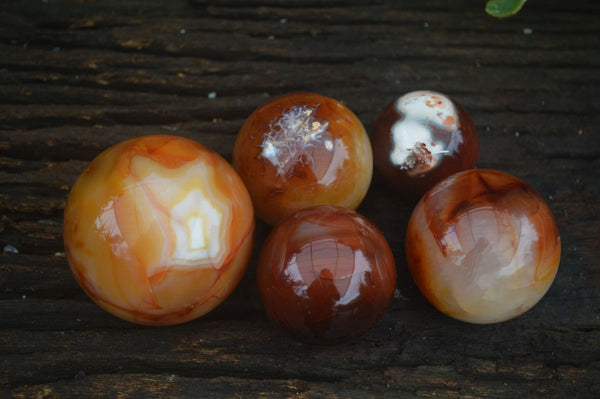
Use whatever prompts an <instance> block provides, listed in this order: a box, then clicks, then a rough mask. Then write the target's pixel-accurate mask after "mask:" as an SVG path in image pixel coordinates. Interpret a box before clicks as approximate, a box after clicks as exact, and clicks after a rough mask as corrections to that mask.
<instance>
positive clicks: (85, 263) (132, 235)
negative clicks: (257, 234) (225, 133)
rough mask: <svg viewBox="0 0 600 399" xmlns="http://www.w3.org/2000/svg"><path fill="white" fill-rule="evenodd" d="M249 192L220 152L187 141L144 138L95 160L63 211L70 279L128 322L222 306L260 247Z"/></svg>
mask: <svg viewBox="0 0 600 399" xmlns="http://www.w3.org/2000/svg"><path fill="white" fill-rule="evenodd" d="M253 231H254V214H253V209H252V203H251V200H250V196H249V194H248V192H247V190H246V188H245V187H244V184H243V182H242V180H241V179H240V178H239V176H238V175H237V174H236V172H235V170H234V169H233V168H232V167H231V166H230V165H229V164H228V163H227V162H226V161H225V160H224V159H223V158H221V157H220V156H219V155H218V154H216V153H215V152H213V151H211V150H209V149H208V148H206V147H204V146H202V145H201V144H199V143H196V142H194V141H192V140H188V139H185V138H182V137H175V136H143V137H138V138H134V139H131V140H127V141H124V142H121V143H119V144H116V145H114V146H113V147H111V148H109V149H107V150H106V151H104V152H103V153H101V154H100V155H99V156H98V157H96V158H95V159H94V160H93V161H92V162H91V163H90V164H89V166H88V167H87V168H86V169H85V170H84V171H83V173H82V174H81V176H80V177H79V178H78V179H77V181H76V182H75V184H74V185H73V187H72V189H71V192H70V194H69V198H68V201H67V205H66V208H65V214H64V225H63V236H64V245H65V253H66V256H67V258H68V261H69V264H70V266H71V270H72V272H73V275H74V276H75V278H76V279H77V281H78V282H79V284H80V285H81V287H82V288H83V290H84V291H85V292H86V293H87V294H88V295H89V296H90V298H92V299H93V300H94V301H95V302H96V303H97V304H98V305H100V306H101V307H102V308H104V309H105V310H107V311H108V312H110V313H112V314H113V315H115V316H118V317H120V318H122V319H125V320H128V321H131V322H135V323H139V324H147V325H170V324H177V323H183V322H186V321H189V320H192V319H194V318H197V317H200V316H202V315H203V314H205V313H207V312H209V311H210V310H212V309H213V308H215V307H216V306H217V305H218V304H219V303H221V302H222V301H223V300H224V299H225V298H226V297H227V296H228V295H229V294H230V293H231V292H232V291H233V289H234V288H235V287H236V285H237V283H238V282H239V280H240V279H241V277H242V275H243V273H244V272H245V270H246V267H247V264H248V261H249V258H250V255H251V252H252V246H253Z"/></svg>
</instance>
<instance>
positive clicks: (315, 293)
mask: <svg viewBox="0 0 600 399" xmlns="http://www.w3.org/2000/svg"><path fill="white" fill-rule="evenodd" d="M257 281H258V288H259V292H260V295H261V298H262V301H263V304H264V308H265V310H266V312H267V314H268V315H269V318H270V319H271V320H272V321H273V322H274V323H275V324H276V325H278V326H279V327H281V328H282V329H284V330H285V331H287V332H288V333H289V334H290V335H292V336H293V337H295V338H297V339H299V340H301V341H305V342H308V343H315V344H336V343H341V342H345V341H348V340H351V339H354V338H357V337H359V336H361V335H362V334H364V333H365V332H367V331H368V330H369V329H370V328H371V327H372V326H373V325H374V324H375V323H376V322H377V321H378V320H379V319H380V318H381V317H382V315H383V314H384V313H385V311H386V309H387V308H388V306H389V305H390V303H391V301H392V297H393V294H394V289H395V286H396V267H395V263H394V258H393V255H392V252H391V250H390V247H389V246H388V244H387V241H386V239H385V237H384V236H383V235H382V234H381V232H380V231H379V230H378V229H377V228H376V227H375V226H374V225H373V224H372V223H371V222H369V221H368V220H367V219H365V218H364V217H363V216H360V215H359V214H357V213H356V212H354V211H351V210H349V209H346V208H342V207H338V206H328V205H322V206H316V207H312V208H308V209H304V210H301V211H299V212H297V213H295V214H293V215H292V216H290V217H288V218H287V219H285V220H284V221H283V222H281V223H280V224H279V225H278V226H277V227H276V228H275V229H274V230H273V232H272V233H271V235H270V236H269V237H268V238H267V241H266V242H265V245H264V247H263V249H262V251H261V253H260V258H259V261H258V269H257Z"/></svg>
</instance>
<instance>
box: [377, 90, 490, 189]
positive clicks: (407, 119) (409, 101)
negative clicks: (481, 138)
mask: <svg viewBox="0 0 600 399" xmlns="http://www.w3.org/2000/svg"><path fill="white" fill-rule="evenodd" d="M372 141H373V153H374V162H375V167H376V168H377V170H378V171H379V173H381V174H382V175H383V176H384V177H385V178H386V179H387V180H388V181H389V182H390V183H391V184H392V185H393V186H394V187H395V188H396V189H398V190H400V191H401V192H402V193H403V194H404V195H406V196H408V197H409V198H413V199H418V198H420V197H421V196H422V195H423V194H424V193H425V192H426V191H427V190H428V189H429V188H431V187H432V186H433V185H434V184H435V183H437V182H438V181H440V180H442V179H443V178H445V177H447V176H450V175H451V174H454V173H456V172H460V171H462V170H465V169H471V168H474V167H475V165H476V163H477V156H478V153H479V144H478V140H477V134H476V132H475V126H474V125H473V122H472V121H471V118H470V117H469V115H468V114H467V113H466V112H465V111H464V110H463V109H462V108H461V107H460V105H459V104H457V103H456V102H455V101H453V100H452V99H450V98H449V97H447V96H445V95H444V94H441V93H437V92H433V91H414V92H410V93H407V94H405V95H403V96H401V97H400V98H398V99H397V100H395V101H393V102H392V103H390V104H389V105H388V106H387V107H386V108H384V110H383V111H381V113H380V114H379V116H378V117H377V119H376V121H375V124H374V126H373V135H372Z"/></svg>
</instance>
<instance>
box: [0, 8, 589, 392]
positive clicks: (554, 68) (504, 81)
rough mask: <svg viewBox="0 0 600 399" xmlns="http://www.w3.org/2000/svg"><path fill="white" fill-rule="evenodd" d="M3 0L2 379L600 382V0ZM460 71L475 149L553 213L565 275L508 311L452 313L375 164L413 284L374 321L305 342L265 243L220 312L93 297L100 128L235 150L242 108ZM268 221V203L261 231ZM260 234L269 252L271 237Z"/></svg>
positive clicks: (360, 102)
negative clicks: (426, 272) (75, 250)
mask: <svg viewBox="0 0 600 399" xmlns="http://www.w3.org/2000/svg"><path fill="white" fill-rule="evenodd" d="M483 8H484V1H480V0H462V1H453V2H446V1H442V0H431V1H427V2H423V1H417V0H408V1H401V2H400V1H398V2H393V1H387V0H378V1H366V0H351V1H341V0H334V1H323V0H195V1H185V0H171V1H168V2H166V1H162V0H125V1H117V0H104V1H81V0H72V1H69V0H42V1H40V0H5V1H3V2H2V4H1V5H0V249H2V250H3V252H2V253H0V315H1V316H0V397H14V398H29V397H39V398H65V397H90V398H91V397H129V398H148V397H223V398H235V397H264V398H279V397H299V398H313V397H326V398H349V397H373V398H380V397H390V398H395V397H433V396H436V397H456V398H458V397H462V398H468V397H486V398H507V397H544V398H567V397H573V398H596V397H598V396H600V288H599V286H600V263H599V261H598V259H599V258H600V251H599V247H600V239H599V238H598V237H599V235H600V201H598V197H599V196H600V188H599V187H600V177H599V176H600V175H599V173H598V170H599V169H600V161H599V159H600V145H598V139H599V136H598V129H599V127H600V117H599V115H600V109H599V108H600V107H599V105H598V104H600V89H599V87H600V85H599V83H600V53H599V51H598V44H597V38H598V37H599V34H600V24H598V21H599V16H600V3H597V2H594V1H583V0H577V1H571V2H564V1H557V0H548V1H544V2H534V1H531V2H528V3H527V4H526V5H525V7H524V8H523V9H522V10H521V12H520V13H519V14H518V15H516V16H515V17H512V18H510V19H505V20H496V19H493V18H491V17H489V16H487V15H486V14H485V12H484V10H483ZM417 89H432V90H437V91H441V92H444V93H447V94H449V95H451V96H452V97H454V98H455V99H456V100H458V101H459V102H460V103H461V104H462V105H463V107H464V108H465V109H466V110H467V111H468V112H469V113H470V115H471V117H472V119H473V121H474V122H475V124H476V127H477V130H478V133H479V139H480V146H481V153H480V160H479V167H483V168H492V169H499V170H502V171H505V172H508V173H511V174H514V175H515V176H517V177H519V178H521V179H523V180H525V181H526V182H528V183H529V184H530V185H531V186H532V187H533V188H534V189H535V190H537V191H538V192H539V193H540V194H541V195H542V196H543V197H544V198H545V199H547V201H548V204H549V205H550V208H551V209H552V211H553V213H554V214H555V216H556V219H557V223H558V226H559V229H560V232H561V237H562V243H563V255H562V261H561V265H560V269H559V272H558V275H557V278H556V280H555V282H554V284H553V286H552V287H551V289H550V291H549V292H548V294H547V295H546V296H545V297H544V298H543V299H542V301H541V302H540V303H539V304H538V305H537V306H536V307H535V308H533V309H532V310H531V311H529V312H528V313H526V314H525V315H523V316H521V317H519V318H517V319H515V320H512V321H509V322H506V323H501V324H498V325H491V326H475V325H469V324H464V323H460V322H457V321H454V320H452V319H449V318H447V317H445V316H443V315H441V314H440V313H438V312H436V311H435V309H434V308H433V307H431V306H430V305H428V304H427V303H426V301H425V300H424V299H423V297H422V296H421V294H420V293H419V291H418V290H417V288H416V287H415V285H414V283H413V281H412V279H411V277H410V274H409V272H408V270H407V267H406V263H405V260H404V249H403V246H404V230H405V228H406V224H407V221H408V218H409V216H410V211H411V208H412V207H411V204H407V203H405V202H403V201H402V200H401V199H400V198H398V197H399V196H398V194H397V193H395V192H393V191H392V190H391V189H389V188H388V187H387V186H386V183H385V182H384V181H383V180H382V179H381V178H380V177H379V176H378V175H376V176H375V179H374V181H373V184H372V187H371V190H370V191H369V193H368V195H367V197H366V199H365V201H364V203H363V204H362V205H361V207H360V208H359V211H360V212H361V213H362V214H363V215H365V216H366V217H368V218H369V219H370V220H371V221H372V222H373V223H374V224H375V225H377V226H378V227H379V228H380V229H381V230H382V232H383V233H384V235H385V236H386V237H387V238H388V240H389V243H390V246H391V247H392V250H393V252H394V255H395V257H396V261H397V268H398V286H397V291H396V295H395V299H394V302H393V304H392V307H391V309H390V310H389V311H388V313H387V314H386V316H385V317H384V319H383V321H382V322H381V323H380V324H378V325H377V326H376V327H375V328H374V329H373V330H372V331H371V332H369V333H368V334H367V335H366V336H364V337H363V338H362V339H360V340H358V341H356V342H353V343H350V344H346V345H342V346H335V347H313V346H308V345H303V344H299V343H297V342H295V341H292V340H291V339H289V338H288V337H287V336H285V335H284V334H283V333H281V332H279V331H278V330H276V329H274V328H273V327H272V326H271V325H270V324H269V322H268V320H267V318H266V316H265V315H264V313H263V311H262V308H261V304H260V301H259V299H258V292H257V289H256V280H255V276H254V273H255V269H256V257H257V254H255V255H254V258H253V261H252V263H251V265H250V270H249V271H248V273H247V274H246V276H245V278H244V280H243V281H242V282H241V284H240V286H239V287H238V289H237V290H236V291H235V292H234V293H233V295H232V296H231V297H230V298H228V299H227V300H226V301H225V302H224V303H223V304H222V305H221V306H220V307H218V308H217V309H216V310H214V311H213V312H212V313H210V314H209V315H207V316H206V317H204V318H202V319H200V320H197V321H194V322H191V323H188V324H185V325H181V326H176V327H168V328H148V327H141V326H136V325H132V324H128V323H126V322H123V321H121V320H119V319H116V318H114V317H112V316H110V315H109V314H107V313H105V312H104V311H102V310H101V309H100V308H98V307H97V306H96V305H94V304H93V303H92V302H91V301H90V300H89V299H88V298H87V297H86V296H85V294H84V293H83V292H82V291H81V289H80V288H79V287H78V286H77V283H76V282H75V280H74V279H73V278H72V276H71V273H70V271H69V268H68V265H67V262H66V259H65V257H64V250H63V246H62V241H61V240H62V238H61V226H62V211H63V208H64V206H65V201H66V198H67V195H68V190H69V188H70V186H71V185H72V184H73V182H74V181H75V179H76V178H77V176H78V174H79V173H80V172H81V171H82V170H83V169H84V168H85V166H86V165H87V163H88V162H89V161H91V160H92V159H93V158H94V157H95V156H96V155H97V154H99V153H100V152H101V151H102V150H104V149H106V148H107V147H109V146H110V145H112V144H114V143H116V142H118V141H121V140H124V139H127V138H130V137H134V136H138V135H142V134H152V133H168V134H177V135H182V136H185V137H188V138H191V139H194V140H197V141H200V142H202V143H204V144H205V145H207V146H209V147H211V148H213V149H215V150H216V151H217V152H219V153H221V154H222V155H224V156H225V157H226V158H227V159H229V160H230V159H231V153H232V150H233V142H234V140H235V136H236V134H237V131H238V129H239V128H240V126H241V125H242V123H243V122H244V120H245V118H246V117H247V116H248V115H249V114H250V113H251V112H252V111H253V110H254V109H255V108H256V107H258V106H259V105H261V104H262V103H264V102H266V101H267V100H269V99H270V98H272V97H273V96H276V95H279V94H284V93H289V92H293V91H300V90H301V91H314V92H318V93H320V94H324V95H328V96H331V97H334V98H336V99H338V100H340V101H342V102H343V103H345V104H346V105H347V106H348V107H349V108H350V109H352V110H353V111H355V113H356V114H357V115H358V116H359V118H360V119H361V120H362V121H363V123H364V124H365V126H366V127H367V130H370V128H371V126H372V124H373V121H374V120H375V117H376V116H377V114H378V113H379V111H380V110H381V109H382V108H383V107H384V106H385V105H386V104H387V103H388V102H390V101H391V100H393V99H394V98H395V97H396V96H398V95H399V94H402V93H405V92H407V91H411V90H417ZM268 232H269V228H268V227H267V226H265V225H262V224H259V225H258V233H257V248H259V246H260V245H261V243H262V242H263V240H264V238H265V237H266V235H267V234H268ZM255 252H257V251H255Z"/></svg>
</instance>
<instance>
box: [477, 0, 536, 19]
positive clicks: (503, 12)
mask: <svg viewBox="0 0 600 399" xmlns="http://www.w3.org/2000/svg"><path fill="white" fill-rule="evenodd" d="M526 1H527V0H488V2H487V4H486V6H485V11H486V12H487V13H488V14H490V15H491V16H493V17H498V18H504V17H510V16H511V15H515V14H516V13H518V12H519V10H520V9H521V7H523V4H525V2H526Z"/></svg>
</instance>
